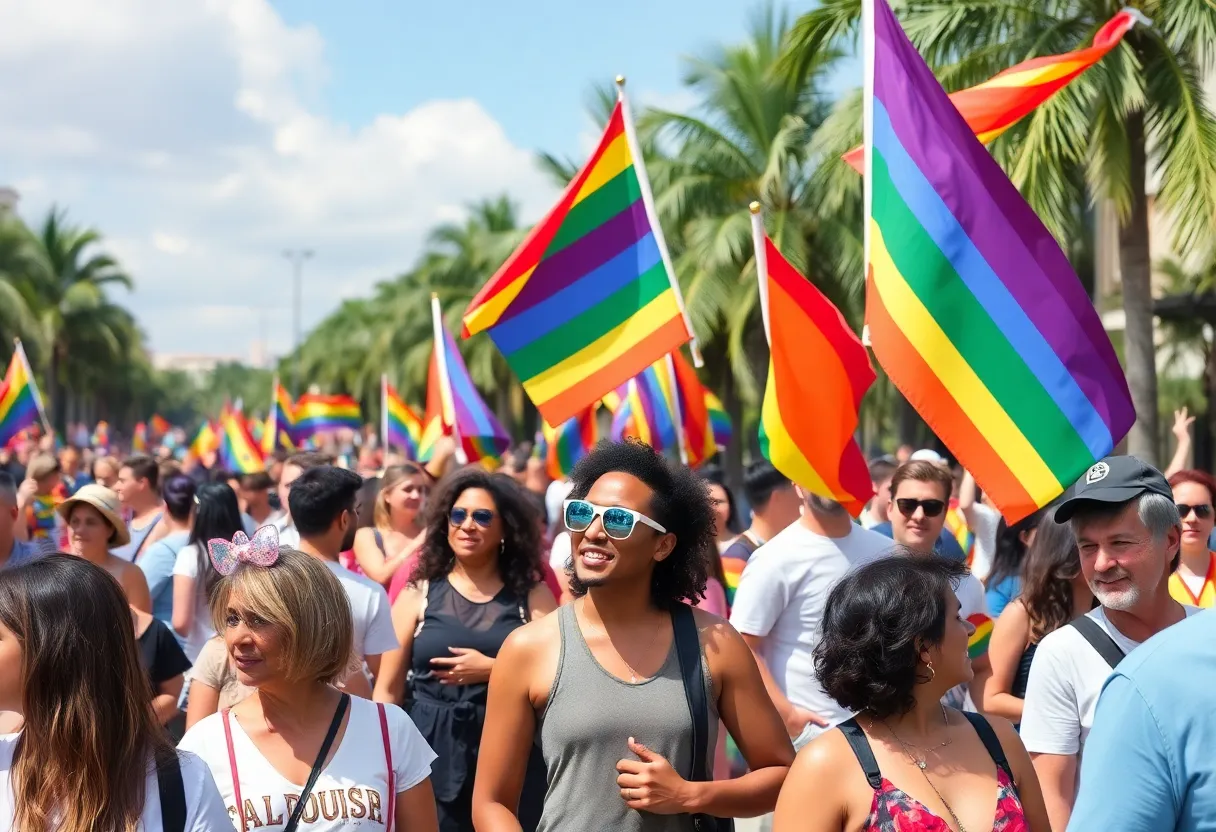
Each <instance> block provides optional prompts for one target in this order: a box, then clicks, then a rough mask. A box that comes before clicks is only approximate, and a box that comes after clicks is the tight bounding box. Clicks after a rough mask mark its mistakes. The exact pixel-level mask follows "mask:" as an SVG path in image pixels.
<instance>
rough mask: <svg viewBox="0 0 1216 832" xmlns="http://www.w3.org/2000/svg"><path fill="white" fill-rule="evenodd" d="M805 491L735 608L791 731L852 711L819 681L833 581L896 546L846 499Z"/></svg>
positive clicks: (754, 560) (748, 572)
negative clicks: (801, 505) (801, 507)
mask: <svg viewBox="0 0 1216 832" xmlns="http://www.w3.org/2000/svg"><path fill="white" fill-rule="evenodd" d="M799 494H800V495H801V496H802V499H803V500H804V502H805V506H806V509H805V511H804V512H803V514H802V516H801V517H800V518H799V519H798V521H797V522H795V523H793V524H791V525H790V526H788V527H787V528H786V529H785V531H783V532H781V533H780V534H778V535H776V536H775V537H774V538H773V539H772V540H770V541H769V542H768V543H766V544H764V545H763V546H761V547H760V548H759V549H757V550H756V551H755V552H753V553H752V555H751V557H750V558H749V559H748V561H747V566H746V567H744V569H743V575H742V577H741V578H740V580H739V589H738V590H737V591H736V592H735V603H734V606H733V607H732V609H731V615H730V623H731V624H732V625H734V628H735V629H736V630H738V631H739V632H740V633H741V634H742V635H743V640H744V641H746V642H747V644H748V646H749V647H751V648H752V652H753V653H755V654H756V659H757V664H759V666H760V673H761V676H762V677H763V678H764V685H765V687H766V688H767V689H768V693H769V696H770V697H771V698H772V700H773V704H774V705H776V706H777V711H778V713H780V714H781V717H782V719H783V720H784V721H785V726H786V730H787V731H789V734H790V736H791V737H798V736H799V735H800V734H802V733H803V731H804V730H805V729H806V727H807V724H808V723H811V724H813V725H816V726H819V727H820V728H825V727H829V726H832V725H835V724H836V723H838V722H842V721H844V720H845V719H848V718H849V716H850V713H849V712H848V711H847V710H845V709H844V708H842V707H840V705H838V704H837V703H836V702H835V700H833V699H831V698H830V697H829V696H828V695H827V694H826V693H824V691H823V688H822V687H820V685H819V682H818V680H816V678H815V668H814V661H813V659H812V657H811V653H812V651H813V650H814V649H815V645H816V644H817V643H818V641H819V626H820V623H821V621H822V619H823V610H824V605H825V604H826V603H827V598H828V593H829V592H831V590H832V587H834V586H835V585H836V582H837V581H839V580H840V579H841V578H843V577H844V576H845V574H846V573H848V572H849V571H850V570H851V569H853V568H854V567H857V566H860V565H862V564H864V563H868V562H870V561H871V560H874V559H875V558H878V557H880V556H882V555H883V554H884V553H886V552H887V551H889V550H890V549H891V548H892V543H891V540H890V539H889V538H886V537H883V536H882V535H880V534H875V533H874V532H871V531H867V530H866V529H863V528H861V527H860V526H858V525H857V524H856V523H854V522H853V518H851V517H849V515H848V512H847V511H845V509H844V508H843V507H842V506H841V505H840V504H839V503H835V502H832V501H831V500H827V499H825V498H822V497H818V496H814V495H808V494H806V493H805V492H803V491H802V489H799Z"/></svg>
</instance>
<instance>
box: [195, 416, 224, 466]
mask: <svg viewBox="0 0 1216 832" xmlns="http://www.w3.org/2000/svg"><path fill="white" fill-rule="evenodd" d="M219 449H220V437H219V434H218V433H217V432H216V429H215V425H214V424H213V423H212V422H211V421H206V422H203V424H202V425H200V426H199V429H198V432H197V433H196V434H194V438H193V439H191V440H190V447H189V449H188V453H189V454H190V455H191V456H193V457H194V458H195V459H202V458H203V457H204V456H206V455H207V454H209V453H212V452H217V451H219Z"/></svg>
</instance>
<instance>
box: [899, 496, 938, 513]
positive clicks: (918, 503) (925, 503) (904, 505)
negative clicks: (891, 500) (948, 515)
mask: <svg viewBox="0 0 1216 832" xmlns="http://www.w3.org/2000/svg"><path fill="white" fill-rule="evenodd" d="M895 506H896V508H898V509H899V513H900V514H902V515H903V516H904V517H911V516H912V515H913V514H916V510H917V509H918V508H919V509H922V510H923V511H924V512H925V516H926V517H936V516H937V515H939V514H941V513H942V511H944V510H945V508H946V504H945V503H944V502H942V501H941V500H913V499H912V498H911V497H900V498H899V499H898V500H896V501H895Z"/></svg>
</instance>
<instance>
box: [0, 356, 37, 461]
mask: <svg viewBox="0 0 1216 832" xmlns="http://www.w3.org/2000/svg"><path fill="white" fill-rule="evenodd" d="M41 412H42V399H41V398H40V397H39V395H38V386H37V385H36V384H35V383H34V374H33V372H32V371H31V370H30V362H29V359H27V358H26V356H25V347H23V346H22V345H21V342H20V341H17V343H16V346H15V348H14V350H13V357H12V360H10V361H9V363H8V371H7V372H6V373H5V374H4V382H3V384H0V448H2V447H4V446H6V445H8V443H9V442H11V441H12V440H13V439H14V438H15V437H16V436H17V434H19V433H20V432H21V431H23V430H25V429H27V428H30V427H32V426H34V425H36V424H38V416H39V414H40V413H41Z"/></svg>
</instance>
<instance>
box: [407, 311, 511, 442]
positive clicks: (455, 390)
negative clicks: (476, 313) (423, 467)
mask: <svg viewBox="0 0 1216 832" xmlns="http://www.w3.org/2000/svg"><path fill="white" fill-rule="evenodd" d="M435 314H437V313H435ZM438 331H439V333H440V335H439V337H438V338H437V339H436V345H435V347H436V348H435V350H434V352H432V354H431V366H430V372H429V375H428V378H427V390H426V416H425V417H424V420H423V421H424V423H425V427H424V428H423V430H422V436H421V438H420V440H419V443H418V445H419V447H418V459H419V460H422V461H428V460H430V458H431V455H432V454H433V453H434V448H435V442H436V441H437V440H438V439H439V437H440V436H444V435H448V436H456V437H458V438H459V446H460V448H461V450H462V451H463V452H464V456H465V458H466V459H467V460H468V461H469V462H481V463H482V464H485V465H495V464H496V463H497V461H498V459H499V458H500V457H501V456H502V455H503V453H505V452H506V450H507V448H508V447H510V445H511V438H510V436H509V435H508V434H507V431H506V430H505V429H504V428H503V426H502V424H501V423H500V422H499V421H498V417H497V416H495V415H494V411H492V410H490V408H489V406H487V405H486V403H485V402H484V401H483V400H482V398H481V394H480V393H478V392H477V388H476V387H475V386H474V385H473V379H472V378H471V377H470V376H469V371H468V368H466V367H465V364H464V358H463V357H461V355H460V350H459V349H458V348H457V347H456V341H455V340H454V339H453V338H452V334H451V333H450V332H448V329H447V327H446V326H444V325H443V323H442V321H439V322H438Z"/></svg>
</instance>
